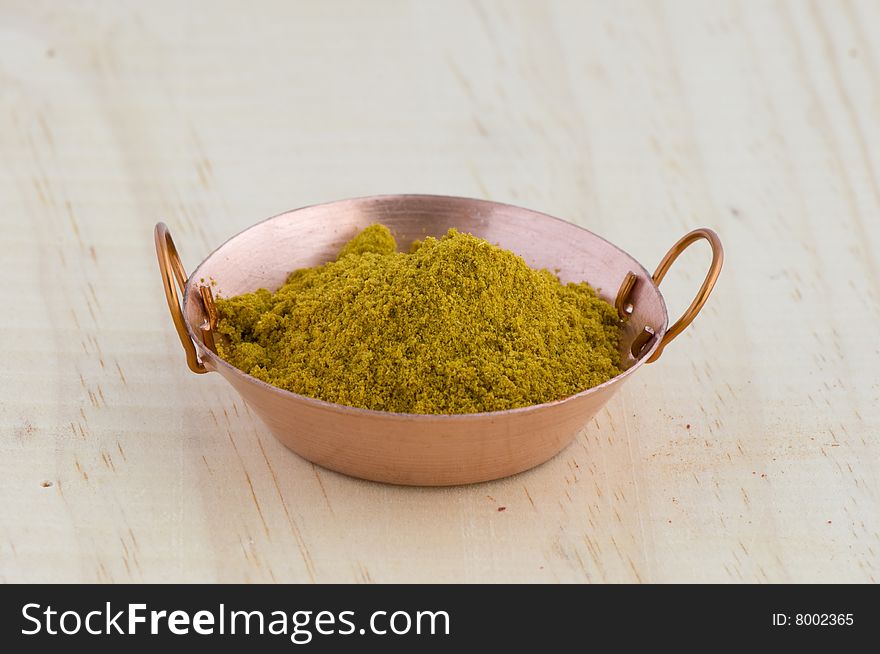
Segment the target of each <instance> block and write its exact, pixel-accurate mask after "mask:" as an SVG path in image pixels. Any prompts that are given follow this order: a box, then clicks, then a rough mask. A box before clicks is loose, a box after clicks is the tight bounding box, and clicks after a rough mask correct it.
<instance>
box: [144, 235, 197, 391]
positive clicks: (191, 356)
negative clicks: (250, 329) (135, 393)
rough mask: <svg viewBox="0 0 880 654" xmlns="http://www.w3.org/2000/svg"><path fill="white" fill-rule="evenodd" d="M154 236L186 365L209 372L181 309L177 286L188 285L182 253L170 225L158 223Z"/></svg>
mask: <svg viewBox="0 0 880 654" xmlns="http://www.w3.org/2000/svg"><path fill="white" fill-rule="evenodd" d="M154 236H155V239H156V256H157V257H158V258H159V272H160V273H162V283H163V284H164V285H165V299H166V300H168V310H169V311H170V312H171V319H172V320H173V321H174V327H175V328H176V329H177V335H178V336H179V337H180V342H181V343H182V344H183V349H184V350H185V351H186V365H188V366H189V369H190V370H192V371H193V372H195V373H198V374H203V373H206V372H209V370H208V369H207V368H206V367H205V365H204V364H203V363H202V362H201V361H200V360H199V354H198V352H197V351H196V346H195V343H193V340H192V339H191V338H190V337H189V334H188V333H187V331H186V322H185V320H184V317H183V309H181V306H180V297H179V296H178V294H177V286H180V290H181V292H183V289H184V288H185V287H186V281H187V280H186V271H185V270H184V268H183V263H181V261H180V255H178V254H177V248H176V247H175V246H174V240H173V239H172V238H171V232H169V231H168V225H166V224H165V223H156V229H155V231H154Z"/></svg>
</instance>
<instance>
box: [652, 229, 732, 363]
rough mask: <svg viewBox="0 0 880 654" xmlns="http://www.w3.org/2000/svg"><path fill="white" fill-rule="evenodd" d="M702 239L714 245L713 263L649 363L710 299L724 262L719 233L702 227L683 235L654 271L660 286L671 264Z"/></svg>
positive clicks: (657, 356)
mask: <svg viewBox="0 0 880 654" xmlns="http://www.w3.org/2000/svg"><path fill="white" fill-rule="evenodd" d="M700 239H706V240H707V241H709V245H711V246H712V263H711V264H710V265H709V272H708V273H706V279H704V280H703V285H702V286H700V290H699V291H698V292H697V296H696V297H695V298H694V300H693V302H691V305H690V306H689V307H688V308H687V309H686V310H685V312H684V314H682V316H681V318H679V319H678V320H677V321H676V323H675V324H674V325H672V327H670V328H669V329H667V330H666V334H665V335H664V336H663V340H662V341H660V345H659V347H658V348H657V349H656V350H655V351H654V354H652V355H651V358H650V359H648V361H647V363H653V362H654V361H656V360H657V359H659V358H660V354H661V353H662V352H663V348H665V347H666V346H667V345H669V343H670V342H671V341H672V340H673V339H674V338H675V337H676V336H678V335H679V334H681V333H682V332H683V331H684V330H685V328H686V327H687V326H688V325H690V324H691V322H692V321H693V319H694V318H696V317H697V314H698V313H700V309H702V308H703V305H704V304H706V300H707V299H709V294H710V293H711V292H712V288H714V286H715V282H716V281H717V280H718V275H719V274H720V273H721V266H722V265H723V264H724V248H723V247H721V239H719V238H718V234H716V233H715V232H713V231H712V230H711V229H708V228H705V227H701V228H700V229H695V230H694V231H692V232H689V233H688V234H685V235H684V236H682V237H681V239H679V241H678V242H677V243H676V244H675V245H673V246H672V247H671V248H670V249H669V252H667V253H666V256H665V257H663V260H662V261H661V262H660V265H659V266H657V270H655V271H654V275H653V277H652V279H653V280H654V284H656V285H657V286H660V282H662V281H663V278H664V277H665V276H666V273H667V272H668V271H669V268H670V266H672V264H673V263H674V262H675V260H676V259H678V257H679V255H680V254H681V253H682V252H684V251H685V250H686V249H688V247H690V246H691V245H693V244H694V243H696V242H697V241H699V240H700Z"/></svg>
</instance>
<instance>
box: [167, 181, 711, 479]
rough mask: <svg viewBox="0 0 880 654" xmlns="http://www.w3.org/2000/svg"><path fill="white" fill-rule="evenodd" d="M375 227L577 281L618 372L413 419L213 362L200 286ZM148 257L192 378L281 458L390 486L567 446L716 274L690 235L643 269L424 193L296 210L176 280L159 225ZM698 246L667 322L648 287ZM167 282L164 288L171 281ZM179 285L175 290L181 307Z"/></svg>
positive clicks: (468, 203)
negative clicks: (469, 240) (214, 389)
mask: <svg viewBox="0 0 880 654" xmlns="http://www.w3.org/2000/svg"><path fill="white" fill-rule="evenodd" d="M376 222H381V223H383V224H385V225H387V226H388V227H389V228H390V229H391V231H392V232H393V233H394V235H395V236H396V237H397V240H398V242H399V243H401V244H408V243H409V242H411V241H413V240H415V239H421V238H424V237H425V236H441V235H443V234H445V233H446V230H447V229H448V228H449V227H456V228H457V229H459V230H461V231H466V232H470V233H472V234H475V235H477V236H480V237H482V238H485V239H487V240H488V241H490V242H492V243H497V244H499V245H500V246H501V247H503V248H507V249H509V250H512V251H513V252H515V253H517V254H519V255H520V256H522V257H523V258H524V259H525V260H526V262H527V263H528V264H529V265H530V266H532V267H533V268H548V269H550V270H554V271H558V274H559V277H560V278H561V279H562V281H564V282H568V281H581V280H586V281H588V282H589V283H590V284H592V285H593V286H594V287H596V288H598V289H599V290H600V294H601V295H602V296H603V297H605V299H607V300H608V301H609V302H612V303H613V304H614V305H615V306H616V307H617V309H618V312H619V314H620V316H621V321H622V334H623V337H622V339H621V340H622V348H621V360H622V362H623V367H624V372H623V373H621V374H620V375H618V376H617V377H615V378H614V379H611V380H610V381H608V382H606V383H604V384H602V385H600V386H596V387H594V388H591V389H589V390H586V391H583V392H581V393H578V394H576V395H572V396H571V397H567V398H564V399H561V400H557V401H554V402H548V403H546V404H540V405H536V406H531V407H525V408H521V409H512V410H509V411H495V412H489V413H471V414H461V415H420V414H405V413H390V412H382V411H371V410H367V409H357V408H353V407H348V406H342V405H338V404H332V403H330V402H324V401H321V400H316V399H313V398H309V397H304V396H302V395H297V394H295V393H291V392H289V391H285V390H281V389H279V388H276V387H274V386H270V385H268V384H266V383H264V382H262V381H259V380H257V379H255V378H254V377H251V376H250V375H247V374H245V373H243V372H242V371H240V370H238V369H237V368H234V367H233V366H231V365H230V364H228V363H226V362H225V361H224V360H223V359H221V358H220V357H218V356H217V354H216V353H215V352H214V348H213V339H212V329H211V328H212V325H213V324H215V323H214V321H215V320H216V317H215V315H214V309H213V300H212V295H211V290H213V292H214V293H220V294H222V295H223V296H226V297H228V296H231V295H237V294H240V293H246V292H250V291H254V290H256V289H258V288H261V287H265V288H268V289H275V288H278V287H279V286H280V285H281V284H282V283H283V282H284V280H285V279H286V277H287V275H288V273H290V271H292V270H293V269H295V268H301V267H306V266H315V265H317V264H320V263H323V262H326V261H328V260H330V259H332V258H333V257H335V255H336V253H337V252H338V251H339V249H340V248H341V247H342V245H343V244H344V243H345V242H346V241H348V240H349V239H350V238H351V237H352V236H354V235H355V234H356V233H357V232H358V231H359V230H361V229H363V228H364V227H367V226H368V225H371V224H373V223H376ZM155 237H156V250H157V254H158V257H159V268H160V271H161V273H162V278H163V280H164V285H165V294H166V297H167V300H168V307H169V309H170V310H171V316H172V318H173V320H174V324H175V326H176V328H177V332H178V334H179V335H180V339H181V342H182V343H183V347H184V350H185V351H186V354H187V363H188V365H189V367H190V369H191V370H193V372H197V373H204V372H209V371H210V372H218V373H220V374H221V375H222V376H223V377H224V378H225V379H226V380H227V381H228V382H229V383H230V384H232V386H233V387H234V388H235V390H236V391H238V392H239V394H241V396H242V397H243V398H244V400H245V401H246V402H247V403H248V405H250V407H252V408H253V409H254V411H255V412H256V413H257V415H259V417H260V418H261V419H262V420H263V422H265V423H266V425H267V426H268V427H269V429H271V430H272V433H273V434H274V435H275V436H276V438H278V440H280V441H281V442H282V443H284V444H285V445H286V446H287V447H289V448H290V449H291V450H293V451H294V452H296V453H297V454H299V455H300V456H302V457H304V458H306V459H308V460H309V461H313V462H314V463H316V464H318V465H321V466H324V467H326V468H330V469H332V470H337V471H339V472H343V473H345V474H349V475H353V476H355V477H361V478H364V479H372V480H375V481H382V482H389V483H393V484H410V485H423V486H448V485H455V484H467V483H473V482H480V481H487V480H490V479H497V478H499V477H505V476H507V475H512V474H514V473H517V472H522V471H523V470H528V469H529V468H532V467H533V466H536V465H538V464H540V463H543V462H544V461H546V460H548V459H549V458H551V457H552V456H554V455H555V454H557V453H558V452H559V451H560V450H562V449H563V448H564V447H566V446H567V445H568V444H569V443H570V442H571V441H572V440H573V439H574V437H575V436H576V435H577V434H578V432H579V431H580V430H581V429H583V428H584V426H585V425H586V424H587V423H588V421H589V420H590V419H591V418H592V416H593V415H594V414H595V413H596V412H597V411H598V410H599V409H600V408H601V407H602V406H603V405H604V404H605V403H606V402H607V401H608V400H609V399H610V398H611V396H612V395H613V394H614V393H616V392H617V390H618V389H619V388H620V387H621V385H622V384H623V383H624V382H625V381H626V380H627V379H628V378H629V377H630V376H631V375H632V374H633V373H635V372H636V371H637V370H638V369H639V368H640V367H641V366H642V365H644V364H645V363H649V362H652V361H655V360H656V359H657V357H658V356H659V355H660V353H661V352H662V351H663V348H664V347H665V346H666V345H667V344H668V343H669V342H670V341H671V340H672V339H673V338H675V337H676V336H677V335H678V334H679V333H681V331H682V330H684V328H685V327H687V325H688V324H690V322H691V321H692V320H693V319H694V317H695V316H696V314H697V313H698V312H699V310H700V309H701V308H702V306H703V304H704V303H705V302H706V298H707V297H708V295H709V293H710V292H711V290H712V287H713V286H714V284H715V280H716V279H717V277H718V274H719V272H720V270H721V264H722V260H723V251H722V248H721V243H720V241H719V240H718V236H717V235H716V234H715V233H714V232H713V231H711V230H709V229H697V230H694V231H693V232H690V233H689V234H687V235H686V236H684V237H683V238H682V239H681V240H679V241H678V242H677V243H676V244H675V245H673V246H672V249H670V250H669V252H668V253H667V254H666V256H665V257H664V258H663V260H662V261H661V263H660V265H659V266H658V268H657V270H656V271H655V273H654V274H653V276H652V275H650V274H648V272H647V271H646V270H645V269H644V268H643V267H642V266H641V264H639V262H638V261H636V260H635V259H633V258H632V257H631V256H630V255H628V254H627V253H626V252H624V251H623V250H621V249H620V248H617V247H615V246H614V245H612V244H611V243H609V242H608V241H606V240H604V239H602V238H600V237H599V236H596V235H595V234H593V233H592V232H589V231H587V230H586V229H583V228H581V227H578V226H576V225H572V224H570V223H567V222H564V221H562V220H559V219H557V218H553V217H551V216H548V215H545V214H542V213H538V212H536V211H530V210H528V209H522V208H519V207H514V206H510V205H506V204H499V203H497V202H487V201H484V200H472V199H466V198H456V197H445V196H432V195H384V196H374V197H366V198H357V199H354V200H342V201H339V202H330V203H328V204H321V205H316V206H312V207H305V208H302V209H296V210H294V211H289V212H287V213H283V214H281V215H279V216H275V217H274V218H269V219H268V220H265V221H263V222H261V223H259V224H257V225H254V226H253V227H251V228H249V229H246V230H245V231H243V232H241V233H240V234H238V235H237V236H234V237H233V238H231V239H230V240H228V241H227V242H226V243H224V244H223V245H221V246H220V247H219V248H218V249H217V250H216V251H214V252H213V253H212V254H211V255H209V256H208V258H207V259H205V260H204V261H203V262H202V263H201V264H199V266H198V267H197V268H196V269H195V271H194V272H193V273H192V274H191V275H189V277H187V275H186V272H185V270H184V267H183V265H182V264H181V262H180V258H179V257H178V254H177V250H176V248H175V247H174V242H173V241H172V239H171V235H170V233H169V232H168V228H167V227H166V226H165V225H164V224H163V223H159V224H158V225H156V231H155ZM699 239H706V240H708V241H709V243H710V245H711V246H712V253H713V257H712V264H711V266H710V269H709V272H708V274H707V276H706V278H705V281H704V282H703V285H702V287H701V288H700V290H699V292H698V293H697V296H696V297H695V298H694V301H693V302H692V303H691V305H690V307H688V309H687V310H686V311H685V314H684V315H683V316H682V317H681V319H679V320H678V321H677V322H676V323H675V324H674V325H673V326H672V327H667V325H668V316H667V313H666V304H665V302H664V301H663V295H662V294H661V292H660V289H659V287H658V284H659V283H660V281H661V280H662V279H663V276H664V275H665V274H666V271H667V270H668V269H669V266H670V265H671V264H672V263H673V262H674V261H675V259H676V258H677V257H678V255H679V254H681V252H682V251H683V250H684V249H685V248H687V247H688V246H689V245H690V244H691V243H693V242H695V241H697V240H699ZM175 282H176V284H175ZM177 286H180V287H181V288H182V289H183V305H182V307H181V304H180V300H179V295H178V290H177Z"/></svg>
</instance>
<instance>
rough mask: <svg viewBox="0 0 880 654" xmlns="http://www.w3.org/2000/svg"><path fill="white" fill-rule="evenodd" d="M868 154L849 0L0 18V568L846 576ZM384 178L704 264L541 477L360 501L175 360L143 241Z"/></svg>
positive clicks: (874, 89) (879, 154) (656, 255)
mask: <svg viewBox="0 0 880 654" xmlns="http://www.w3.org/2000/svg"><path fill="white" fill-rule="evenodd" d="M878 170H880V3H878V2H872V1H845V2H830V1H816V2H800V1H791V2H780V3H777V2H758V1H754V2H749V1H741V2H698V1H694V2H669V3H660V2H626V3H620V2H594V3H589V2H568V3H562V2H558V3H557V2H553V3H544V2H538V1H534V2H527V1H524V2H496V3H492V2H442V3H441V2H437V3H428V2H371V3H360V2H278V3H269V2H261V1H254V2H241V3H218V2H203V3H196V2H177V1H162V2H149V3H142V2H137V3H135V2H129V3H123V2H102V3H93V2H89V3H62V2H34V1H32V0H27V1H21V2H9V1H8V0H3V1H2V2H0V225H2V246H0V256H2V269H0V288H2V295H0V297H2V307H3V317H2V319H0V326H2V332H0V355H2V356H0V361H2V365H0V434H2V442H0V456H2V461H0V472H2V474H0V493H2V495H0V579H2V580H3V581H9V582H11V581H108V582H109V581H119V582H121V581H179V580H184V581H232V582H239V581H242V582H243V581H302V582H309V581H320V582H328V581H342V582H348V581H355V582H393V581H407V582H423V581H551V582H552V581H563V582H581V581H651V582H671V581H734V582H739V581H750V582H751V581H758V582H768V581H769V582H784V581H858V582H863V581H864V582H868V581H877V580H878V578H880V510H878V493H880V483H878V482H880V478H878V475H880V443H878V426H880V408H878V407H880V349H878V348H880V338H878V335H877V328H878V324H880V274H878V268H880V264H878V256H877V252H878V247H880V213H878V212H880V180H878ZM389 192H392V193H393V192H430V193H446V194H455V195H466V196H474V197H482V198H491V199H495V200H500V201H507V202H512V203H516V204H521V205H525V206H528V207H531V208H536V209H541V210H544V211H546V212H549V213H552V214H555V215H558V216H561V217H564V218H566V219H568V220H571V221H574V222H576V223H578V224H581V225H584V226H587V227H589V228H590V229H592V230H594V231H596V232H598V233H600V234H602V235H603V236H605V237H607V238H609V239H610V240H611V241H613V242H614V243H617V244H619V245H621V246H622V247H624V248H625V249H627V250H628V251H630V252H631V253H632V254H634V255H635V256H636V257H637V258H638V259H639V260H641V261H643V262H644V263H645V265H646V266H647V267H649V268H653V266H654V265H655V264H656V262H657V261H659V259H660V257H661V256H662V254H663V253H664V252H665V250H666V249H667V247H668V246H669V245H671V244H672V243H673V242H674V241H675V240H676V239H677V238H678V237H679V236H681V235H682V234H683V233H684V232H685V231H687V230H689V229H690V228H692V227H695V226H701V225H706V226H710V227H714V228H715V229H716V230H717V231H718V232H719V233H720V234H721V236H722V239H723V240H724V243H725V245H726V248H727V255H728V256H727V265H726V269H725V271H724V273H723V274H722V277H721V281H720V283H719V286H718V288H717V290H716V292H715V294H714V296H713V297H712V298H711V300H710V302H709V305H708V306H707V308H706V310H705V312H704V313H703V314H702V315H701V316H700V318H699V319H698V320H697V321H696V322H695V323H694V325H693V326H692V327H691V329H690V330H689V331H687V332H686V334H685V335H684V336H683V337H681V338H680V339H679V340H678V341H677V342H676V343H675V344H674V345H672V346H670V347H669V349H668V350H667V351H666V353H665V354H664V356H663V358H662V359H661V360H660V361H659V362H658V363H657V364H655V365H651V366H648V367H646V368H645V369H643V371H642V372H640V373H639V375H638V376H637V377H636V378H634V379H633V380H632V381H631V382H630V383H629V385H628V386H627V387H625V388H624V390H623V392H622V393H621V394H620V395H619V396H618V397H617V398H616V400H615V401H613V402H612V403H611V404H610V405H608V407H607V409H606V410H605V411H603V412H602V413H601V415H599V417H598V418H597V419H596V420H595V421H594V422H593V423H592V424H591V425H590V426H589V428H588V429H587V430H586V431H585V432H584V433H583V434H582V435H581V436H580V437H579V438H578V440H577V442H576V443H575V444H574V445H572V446H571V447H570V448H568V449H567V450H565V452H564V453H562V454H561V455H560V456H558V457H557V458H556V459H554V460H553V461H551V462H549V463H547V464H546V465H544V466H541V467H540V468H538V469H535V470H533V471H531V472H528V473H525V474H522V475H519V476H516V477H514V478H510V479H506V480H503V481H499V482H494V483H487V484H482V485H476V486H472V487H464V488H452V489H442V490H437V489H414V488H399V487H391V486H385V485H380V484H375V483H368V482H362V481H358V480H355V479H350V478H347V477H344V476H341V475H338V474H335V473H332V472H328V471H325V470H322V469H318V468H315V467H314V466H312V465H311V464H309V463H307V462H305V461H303V460H301V459H299V458H298V457H297V456H295V455H293V454H292V453H290V452H288V451H287V450H285V449H284V448H283V447H282V446H281V445H279V444H278V443H277V442H276V441H275V440H274V439H273V438H272V437H271V436H270V434H269V433H268V431H267V430H266V429H265V428H264V427H263V426H262V425H261V424H260V423H259V422H257V420H256V419H255V418H254V417H252V416H251V415H250V414H249V413H248V410H247V408H246V407H245V406H244V405H243V404H242V402H241V401H240V400H239V398H238V397H237V396H236V395H235V394H234V393H233V391H232V390H231V388H229V387H228V386H227V385H226V384H225V383H224V381H223V380H222V379H221V378H220V377H219V376H217V375H207V376H204V377H197V376H195V375H192V374H190V373H189V372H188V371H187V369H186V366H185V363H184V357H183V352H182V350H181V348H180V345H179V343H178V341H177V336H176V334H175V332H174V330H173V328H172V325H171V321H170V318H169V316H168V312H167V309H166V307H165V299H164V297H163V295H162V290H161V286H160V281H159V274H158V272H157V268H156V263H155V259H154V253H153V243H152V234H151V230H152V226H153V224H154V223H155V221H156V220H158V219H164V220H165V221H167V222H168V223H169V225H170V226H171V228H172V230H173V233H174V235H175V237H176V239H177V241H178V245H179V247H180V249H181V252H182V256H183V257H184V260H185V263H186V264H187V266H188V267H189V268H190V269H192V268H193V267H195V264H196V263H198V261H199V260H201V259H202V258H203V257H204V256H205V255H206V254H207V253H208V252H209V251H210V250H212V249H213V248H214V247H215V246H217V245H218V244H219V243H221V242H222V241H223V240H225V239H226V238H227V237H228V236H230V235H232V234H233V233H235V232H237V231H239V230H240V229H243V228H245V227H247V226H248V225H250V224H252V223H254V222H256V221H258V220H260V219H262V218H264V217H266V216H269V215H272V214H275V213H279V212H281V211H283V210H286V209H290V208H293V207H296V206H301V205H305V204H310V203H315V202H321V201H329V200H333V199H339V198H343V197H351V196H358V195H366V194H372V193H389ZM707 252H708V250H707V249H706V248H705V247H704V246H701V248H695V249H694V252H693V253H689V254H688V255H687V256H686V257H685V258H683V259H682V262H681V264H680V265H678V266H677V267H676V268H675V269H674V271H673V272H672V273H671V274H670V277H669V279H668V281H666V282H664V293H665V294H666V296H667V298H669V300H670V304H671V309H672V310H673V312H674V313H677V312H678V311H679V310H680V309H682V308H683V307H684V306H686V304H687V302H688V301H689V300H690V296H691V295H692V294H693V292H694V290H695V289H696V287H697V285H698V283H699V280H700V278H701V276H702V273H703V271H704V270H705V266H706V264H707V261H708V254H707ZM500 507H506V510H504V511H499V509H500Z"/></svg>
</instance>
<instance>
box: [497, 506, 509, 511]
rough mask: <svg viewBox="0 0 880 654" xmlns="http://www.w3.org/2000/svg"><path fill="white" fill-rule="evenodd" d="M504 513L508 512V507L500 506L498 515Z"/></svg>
mask: <svg viewBox="0 0 880 654" xmlns="http://www.w3.org/2000/svg"><path fill="white" fill-rule="evenodd" d="M502 511H507V507H506V506H499V507H498V513H501V512H502Z"/></svg>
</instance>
